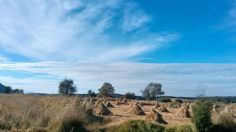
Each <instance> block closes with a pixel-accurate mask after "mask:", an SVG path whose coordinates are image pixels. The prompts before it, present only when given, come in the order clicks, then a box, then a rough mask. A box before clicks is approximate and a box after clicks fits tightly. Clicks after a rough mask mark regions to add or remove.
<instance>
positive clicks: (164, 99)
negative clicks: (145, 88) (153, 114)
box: [157, 98, 171, 103]
mask: <svg viewBox="0 0 236 132" xmlns="http://www.w3.org/2000/svg"><path fill="white" fill-rule="evenodd" d="M157 101H159V102H163V103H168V102H171V99H170V98H159V99H157Z"/></svg>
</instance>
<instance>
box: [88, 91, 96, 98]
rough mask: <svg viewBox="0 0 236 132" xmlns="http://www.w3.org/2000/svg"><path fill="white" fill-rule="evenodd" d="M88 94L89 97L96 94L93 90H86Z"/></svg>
mask: <svg viewBox="0 0 236 132" xmlns="http://www.w3.org/2000/svg"><path fill="white" fill-rule="evenodd" d="M88 96H89V97H96V96H97V95H96V93H95V92H94V91H92V90H89V91H88Z"/></svg>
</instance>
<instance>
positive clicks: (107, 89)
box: [98, 82, 115, 97]
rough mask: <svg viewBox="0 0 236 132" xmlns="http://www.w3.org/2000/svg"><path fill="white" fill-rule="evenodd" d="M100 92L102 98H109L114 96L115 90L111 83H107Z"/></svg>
mask: <svg viewBox="0 0 236 132" xmlns="http://www.w3.org/2000/svg"><path fill="white" fill-rule="evenodd" d="M98 91H99V95H100V96H105V97H109V96H112V95H113V94H114V92H115V89H114V87H113V86H112V85H111V84H110V83H107V82H105V83H103V85H102V87H101V88H100V89H99V90H98Z"/></svg>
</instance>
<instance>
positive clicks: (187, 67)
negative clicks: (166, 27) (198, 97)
mask: <svg viewBox="0 0 236 132" xmlns="http://www.w3.org/2000/svg"><path fill="white" fill-rule="evenodd" d="M235 67H236V66H235V64H152V63H127V62H126V63H112V64H101V63H100V64H91V63H89V64H86V63H65V62H38V63H5V64H2V65H1V66H0V71H1V70H9V71H12V72H17V71H24V72H29V73H33V74H35V75H37V74H40V76H36V77H35V76H32V77H29V76H27V77H25V78H23V80H22V78H15V77H14V76H8V78H11V79H5V78H4V77H1V78H0V80H1V81H4V82H5V81H6V82H7V83H10V82H9V80H14V84H13V83H10V84H12V85H13V86H16V87H20V88H23V86H25V87H26V89H30V88H29V87H31V89H32V90H33V91H36V92H37V91H45V92H53V93H55V92H57V85H58V82H59V81H60V80H61V79H63V78H72V79H74V80H75V82H76V83H77V84H78V88H79V92H80V93H86V92H87V90H89V89H93V90H95V91H96V90H97V89H98V88H99V87H100V85H101V84H102V83H103V82H105V81H108V82H111V83H112V84H113V85H114V86H115V87H116V91H117V92H119V93H125V92H129V91H131V92H135V93H136V94H139V95H140V90H141V89H143V88H144V87H145V85H147V83H149V82H160V83H162V84H163V88H164V90H165V91H166V93H167V94H168V95H174V96H194V94H195V93H194V92H195V89H196V88H197V87H198V85H199V82H202V83H203V84H204V85H206V86H207V88H208V89H207V95H210V96H212V95H233V93H234V92H233V90H234V88H235V87H236V83H235V82H236V76H235V75H236V69H235ZM7 80H8V81H7ZM27 80H29V81H27ZM22 81H23V82H22ZM17 82H19V83H20V84H19V85H18V84H17ZM28 82H33V83H35V84H37V85H35V86H34V87H32V85H31V84H30V83H28ZM22 83H24V85H22ZM47 83H48V85H45V84H47ZM29 85H30V86H29ZM42 85H43V86H44V87H43V90H42V87H40V86H42Z"/></svg>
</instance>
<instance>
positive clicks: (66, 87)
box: [59, 79, 77, 95]
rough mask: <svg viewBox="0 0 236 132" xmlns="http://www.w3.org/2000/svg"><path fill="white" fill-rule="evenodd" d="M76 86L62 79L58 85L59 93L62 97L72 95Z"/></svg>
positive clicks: (70, 81) (71, 81) (69, 80)
mask: <svg viewBox="0 0 236 132" xmlns="http://www.w3.org/2000/svg"><path fill="white" fill-rule="evenodd" d="M76 91H77V90H76V86H75V85H74V81H73V80H71V79H64V80H63V81H61V82H60V84H59V93H60V94H62V95H72V94H74V93H75V92H76Z"/></svg>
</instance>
